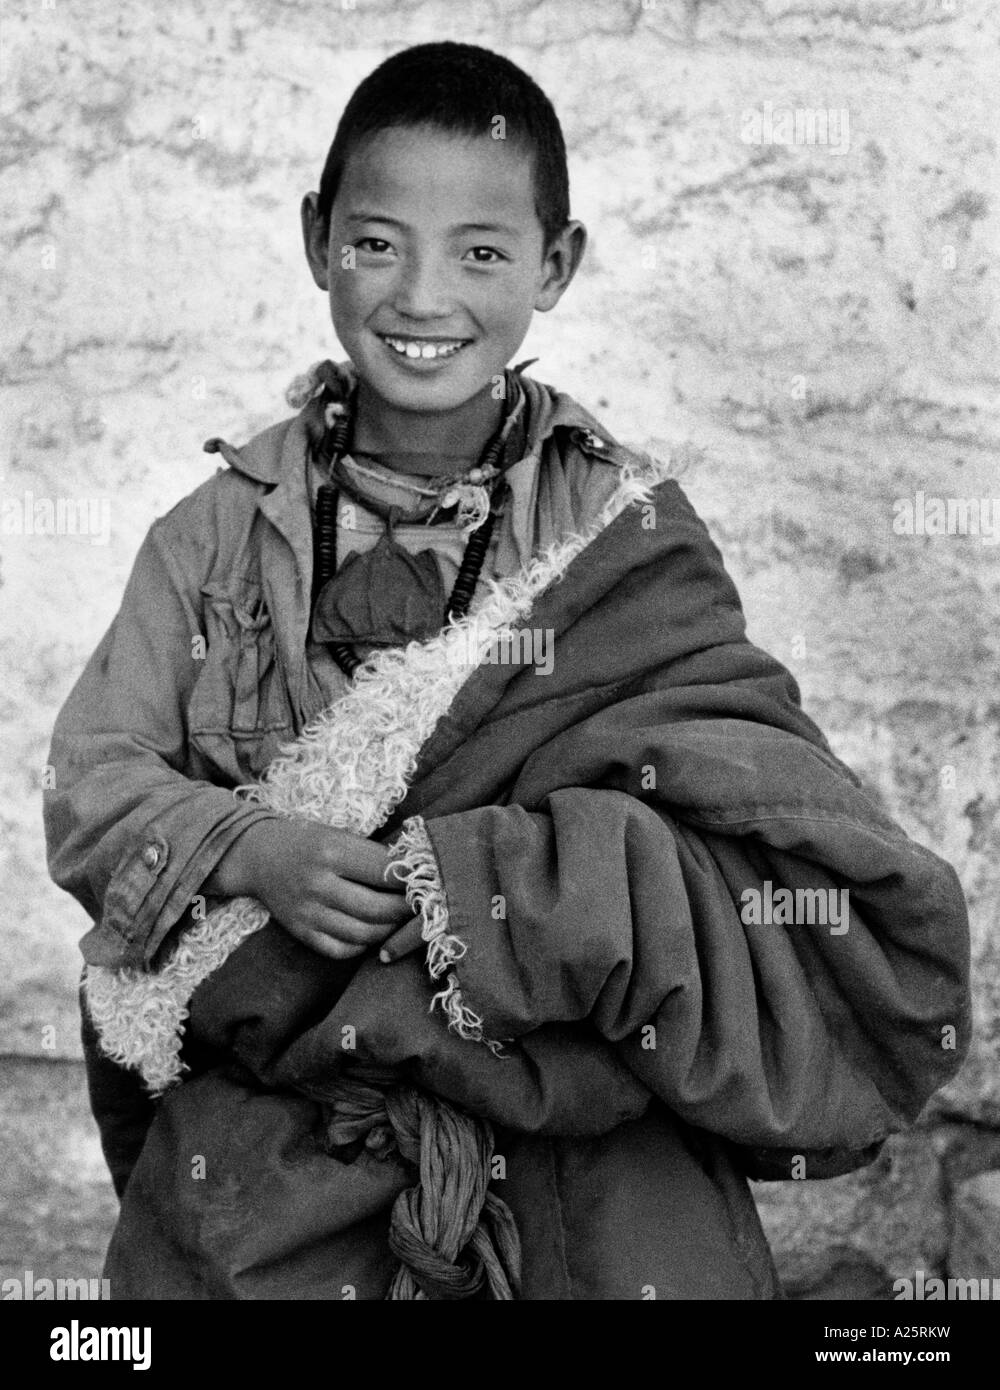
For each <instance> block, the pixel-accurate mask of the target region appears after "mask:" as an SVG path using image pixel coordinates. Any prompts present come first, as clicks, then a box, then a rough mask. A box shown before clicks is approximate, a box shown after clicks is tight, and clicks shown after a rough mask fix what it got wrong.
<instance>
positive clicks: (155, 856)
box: [142, 845, 160, 869]
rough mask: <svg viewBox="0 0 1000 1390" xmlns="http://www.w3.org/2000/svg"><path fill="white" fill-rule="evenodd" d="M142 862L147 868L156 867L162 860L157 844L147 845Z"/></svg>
mask: <svg viewBox="0 0 1000 1390" xmlns="http://www.w3.org/2000/svg"><path fill="white" fill-rule="evenodd" d="M142 862H143V863H144V864H145V865H146V868H147V869H155V868H156V866H157V864H159V862H160V851H159V850H158V849H157V848H156V846H155V845H147V846H146V848H145V849H144V850H143V852H142Z"/></svg>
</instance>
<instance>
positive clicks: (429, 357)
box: [378, 333, 472, 362]
mask: <svg viewBox="0 0 1000 1390" xmlns="http://www.w3.org/2000/svg"><path fill="white" fill-rule="evenodd" d="M378 337H380V338H381V339H382V341H383V343H385V344H387V346H388V347H390V348H391V349H392V350H393V352H395V353H396V354H397V355H398V356H399V357H406V358H409V360H410V361H411V362H413V361H417V360H418V359H419V360H420V361H424V362H433V361H436V360H437V359H439V358H445V357H454V355H455V353H456V352H459V351H461V349H462V348H464V347H465V346H466V345H467V344H468V343H470V342H471V341H472V339H471V338H416V337H397V336H396V335H395V334H389V333H379V334H378Z"/></svg>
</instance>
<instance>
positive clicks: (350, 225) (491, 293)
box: [302, 127, 586, 412]
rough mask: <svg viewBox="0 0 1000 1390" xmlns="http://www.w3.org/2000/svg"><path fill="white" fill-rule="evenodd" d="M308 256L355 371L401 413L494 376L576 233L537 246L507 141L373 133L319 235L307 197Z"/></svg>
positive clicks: (350, 165)
mask: <svg viewBox="0 0 1000 1390" xmlns="http://www.w3.org/2000/svg"><path fill="white" fill-rule="evenodd" d="M302 216H303V231H304V235H305V244H306V255H307V259H308V261H309V265H310V269H311V270H312V273H313V277H314V279H315V280H316V283H317V284H318V285H319V286H320V288H321V289H324V290H327V292H328V294H329V299H330V313H331V316H332V319H333V326H334V328H335V330H336V333H337V337H338V339H339V340H340V342H341V344H342V345H343V347H344V350H345V351H346V352H347V355H348V356H349V357H350V359H351V361H352V362H353V364H354V367H355V369H356V371H357V373H358V375H359V377H360V378H361V379H362V380H363V381H365V383H366V384H367V386H368V387H369V388H370V390H372V391H373V392H374V393H375V395H376V396H377V397H380V398H381V399H382V400H384V401H385V402H386V403H387V404H389V405H391V406H393V407H395V408H396V409H401V410H412V411H421V412H424V411H426V412H439V411H447V410H454V409H456V408H458V407H460V406H462V405H464V404H465V403H466V402H467V401H469V400H470V399H471V398H472V397H473V396H475V395H477V394H478V393H479V392H481V391H482V390H483V389H484V388H492V386H493V383H494V380H495V378H496V377H497V376H500V375H502V373H503V370H504V367H505V366H506V365H507V363H508V362H509V361H510V360H511V358H512V357H513V356H514V354H515V353H516V352H517V350H518V348H519V347H520V345H521V343H522V342H523V341H524V337H525V334H526V333H527V331H528V326H529V324H530V322H531V316H532V314H533V312H534V311H535V310H536V309H540V310H547V309H551V308H552V307H553V305H555V304H556V303H557V302H558V300H559V298H560V296H561V295H562V292H563V290H564V289H565V288H566V286H567V285H568V284H569V281H570V280H571V279H572V277H573V275H574V273H575V271H576V268H577V265H578V264H579V261H580V258H581V256H582V253H583V247H584V243H585V238H586V233H585V231H584V229H583V227H582V226H581V224H580V223H571V224H570V225H569V227H568V228H567V229H566V231H565V232H564V233H563V234H562V235H561V236H560V237H559V238H557V240H556V242H555V244H554V245H553V246H552V247H550V248H549V251H548V252H547V253H546V252H545V251H544V235H543V231H542V225H541V223H540V222H539V220H538V216H537V213H536V212H535V199H534V183H533V179H532V161H531V158H530V157H529V156H528V155H527V154H525V153H524V152H523V151H522V150H520V149H519V148H518V147H517V146H516V145H513V144H508V142H506V141H504V140H493V139H491V138H490V137H489V136H484V137H482V138H478V137H476V138H464V137H456V136H454V135H451V134H450V133H448V132H445V131H440V130H436V129H433V128H427V127H417V128H414V129H391V130H384V131H379V132H378V133H377V134H376V135H374V136H372V137H371V139H369V140H368V141H366V142H365V143H364V144H363V145H361V146H360V147H359V148H358V149H356V150H355V151H354V153H353V154H352V155H351V157H350V159H349V160H348V162H347V167H346V169H345V170H344V175H343V178H342V180H341V184H340V187H339V188H338V190H337V196H336V198H335V199H334V203H333V208H332V212H331V218H330V228H329V237H327V236H326V235H325V229H324V228H323V227H322V226H321V224H320V223H319V219H318V217H317V215H316V195H315V194H308V195H307V196H306V199H305V201H304V203H303V208H302Z"/></svg>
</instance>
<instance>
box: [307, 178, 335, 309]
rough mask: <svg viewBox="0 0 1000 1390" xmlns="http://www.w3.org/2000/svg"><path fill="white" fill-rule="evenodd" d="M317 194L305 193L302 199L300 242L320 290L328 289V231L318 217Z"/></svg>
mask: <svg viewBox="0 0 1000 1390" xmlns="http://www.w3.org/2000/svg"><path fill="white" fill-rule="evenodd" d="M318 204H319V194H318V193H307V194H306V196H305V197H304V198H303V199H302V241H303V243H304V245H305V251H306V260H307V261H308V262H309V269H310V270H311V271H312V278H313V279H314V280H315V281H316V284H317V285H318V286H319V288H320V289H321V290H328V289H329V288H330V277H329V273H328V271H327V264H328V247H327V244H328V241H329V235H330V229H329V228H328V227H327V226H326V225H325V223H324V222H323V219H322V218H321V217H320V215H319V209H318Z"/></svg>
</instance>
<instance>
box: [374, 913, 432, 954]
mask: <svg viewBox="0 0 1000 1390" xmlns="http://www.w3.org/2000/svg"><path fill="white" fill-rule="evenodd" d="M422 927H423V918H422V917H413V918H411V920H410V921H409V922H407V923H406V925H405V926H404V927H400V929H399V931H398V932H395V933H394V934H393V935H392V936H390V937H389V939H388V941H386V942H384V943H383V945H382V949H381V950H380V951H379V953H378V958H379V960H380V961H381V962H382V964H383V965H391V964H392V962H393V961H394V960H402V958H403V956H408V955H409V954H410V953H411V952H412V951H416V950H419V948H420V947H421V946H422V945H423V944H424V939H423V937H422V936H421V934H420V932H421V928H422Z"/></svg>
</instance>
